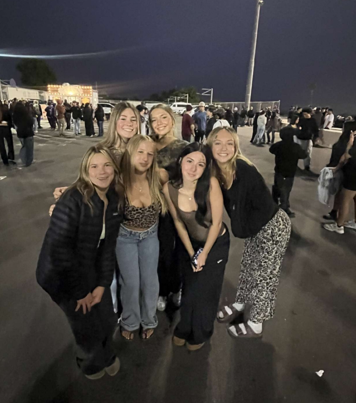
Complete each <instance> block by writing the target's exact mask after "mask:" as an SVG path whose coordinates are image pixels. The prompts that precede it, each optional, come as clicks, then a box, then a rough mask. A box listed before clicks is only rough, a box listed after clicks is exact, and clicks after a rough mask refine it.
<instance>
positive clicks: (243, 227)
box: [222, 159, 278, 238]
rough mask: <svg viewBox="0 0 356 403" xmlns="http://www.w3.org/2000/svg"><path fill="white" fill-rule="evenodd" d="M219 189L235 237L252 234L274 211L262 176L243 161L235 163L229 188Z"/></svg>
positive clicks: (244, 236) (255, 232)
mask: <svg viewBox="0 0 356 403" xmlns="http://www.w3.org/2000/svg"><path fill="white" fill-rule="evenodd" d="M222 190H223V195H224V205H225V209H226V211H227V213H228V215H229V217H230V219H231V230H232V233H233V234H234V235H235V237H237V238H250V237H252V236H254V235H256V234H257V233H258V232H259V231H260V230H261V229H262V227H264V226H265V225H266V224H267V223H268V222H269V221H270V220H271V219H272V218H273V217H274V215H275V214H276V213H277V211H278V207H277V205H276V204H275V202H274V201H273V199H272V196H271V193H270V191H269V189H268V188H267V185H266V183H265V181H264V179H263V177H262V175H261V174H260V173H259V172H258V171H257V169H256V168H255V167H254V166H251V165H249V164H248V163H247V162H245V161H243V160H239V159H238V160H237V161H236V178H235V179H234V181H233V183H232V186H231V188H230V189H229V190H226V189H222Z"/></svg>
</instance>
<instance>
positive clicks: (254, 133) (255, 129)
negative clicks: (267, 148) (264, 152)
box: [250, 125, 257, 143]
mask: <svg viewBox="0 0 356 403" xmlns="http://www.w3.org/2000/svg"><path fill="white" fill-rule="evenodd" d="M256 134H257V126H255V125H253V129H252V137H251V140H250V142H251V143H253V140H254V139H255V137H256Z"/></svg>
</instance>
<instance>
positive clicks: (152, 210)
mask: <svg viewBox="0 0 356 403" xmlns="http://www.w3.org/2000/svg"><path fill="white" fill-rule="evenodd" d="M125 199H126V200H125V210H124V222H123V223H122V225H123V226H124V227H130V228H140V229H143V228H145V229H148V228H151V227H152V226H153V225H155V224H156V223H157V222H158V217H159V213H160V211H161V205H160V204H159V203H152V204H151V205H150V206H148V207H136V206H133V205H132V204H130V203H129V201H128V199H127V198H125Z"/></svg>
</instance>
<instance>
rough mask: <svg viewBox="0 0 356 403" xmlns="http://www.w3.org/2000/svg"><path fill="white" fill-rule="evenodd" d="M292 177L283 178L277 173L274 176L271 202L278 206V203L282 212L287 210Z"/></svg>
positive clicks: (292, 181)
mask: <svg viewBox="0 0 356 403" xmlns="http://www.w3.org/2000/svg"><path fill="white" fill-rule="evenodd" d="M293 183H294V177H292V178H285V177H284V176H283V175H281V174H279V173H275V174H274V185H273V186H272V197H273V200H274V201H275V202H276V203H277V204H278V202H279V201H280V203H281V209H283V210H284V211H286V210H289V207H290V204H289V195H290V192H291V191H292V187H293Z"/></svg>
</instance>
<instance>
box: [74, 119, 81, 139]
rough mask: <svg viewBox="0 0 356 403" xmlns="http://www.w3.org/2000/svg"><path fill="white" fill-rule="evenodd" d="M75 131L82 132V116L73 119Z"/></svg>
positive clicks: (75, 132)
mask: <svg viewBox="0 0 356 403" xmlns="http://www.w3.org/2000/svg"><path fill="white" fill-rule="evenodd" d="M73 132H74V134H75V135H78V134H80V118H77V119H73Z"/></svg>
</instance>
